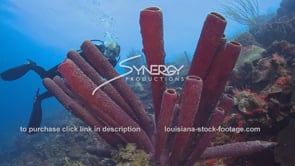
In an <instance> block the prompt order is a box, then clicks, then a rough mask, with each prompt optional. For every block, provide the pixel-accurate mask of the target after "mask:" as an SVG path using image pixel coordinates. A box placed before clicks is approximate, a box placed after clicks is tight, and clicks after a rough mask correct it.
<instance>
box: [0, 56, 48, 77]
mask: <svg viewBox="0 0 295 166" xmlns="http://www.w3.org/2000/svg"><path fill="white" fill-rule="evenodd" d="M30 70H33V71H35V72H36V73H37V74H38V75H39V76H40V77H41V78H44V76H46V75H47V71H46V70H44V69H43V68H42V67H40V66H37V65H36V63H35V62H33V61H32V60H29V59H28V63H26V64H23V65H20V66H17V67H13V68H11V69H8V70H6V71H4V72H2V73H0V77H1V79H3V80H5V81H13V80H16V79H18V78H20V77H22V76H24V75H25V74H26V73H27V72H28V71H30Z"/></svg>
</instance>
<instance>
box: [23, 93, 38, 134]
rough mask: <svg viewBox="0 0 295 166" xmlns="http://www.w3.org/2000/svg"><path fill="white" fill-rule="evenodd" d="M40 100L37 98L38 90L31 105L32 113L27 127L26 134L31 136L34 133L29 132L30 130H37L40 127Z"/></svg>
mask: <svg viewBox="0 0 295 166" xmlns="http://www.w3.org/2000/svg"><path fill="white" fill-rule="evenodd" d="M41 102H42V99H41V98H39V89H38V90H37V92H36V97H35V100H34V103H33V111H32V113H31V116H30V121H29V124H28V127H27V134H33V133H34V132H31V131H30V128H38V127H40V124H41V121H42V107H41Z"/></svg>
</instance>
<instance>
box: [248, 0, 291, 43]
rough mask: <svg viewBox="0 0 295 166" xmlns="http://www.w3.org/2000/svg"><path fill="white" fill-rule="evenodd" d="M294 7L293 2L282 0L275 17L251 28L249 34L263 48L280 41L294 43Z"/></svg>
mask: <svg viewBox="0 0 295 166" xmlns="http://www.w3.org/2000/svg"><path fill="white" fill-rule="evenodd" d="M294 6H295V3H294V1H292V0H283V1H282V2H281V5H280V8H279V9H278V10H277V15H276V16H275V17H273V18H272V19H271V20H269V21H267V22H266V23H264V24H263V25H260V26H255V27H251V28H250V33H252V34H253V36H254V37H255V39H256V40H257V41H258V42H259V43H260V44H262V45H263V46H264V47H268V46H270V45H271V44H272V42H274V41H281V40H287V41H288V42H291V43H295V37H294V36H295V14H294Z"/></svg>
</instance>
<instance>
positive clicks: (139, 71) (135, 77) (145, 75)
mask: <svg viewBox="0 0 295 166" xmlns="http://www.w3.org/2000/svg"><path fill="white" fill-rule="evenodd" d="M140 57H141V55H135V56H132V57H129V58H127V59H124V60H122V61H121V62H120V63H119V67H121V68H123V69H125V70H127V72H126V73H124V74H121V75H119V76H117V77H114V78H112V79H110V80H107V81H105V82H104V83H102V84H100V85H99V86H98V87H96V88H95V89H94V90H93V91H92V95H94V94H95V92H96V91H97V90H99V89H100V88H101V87H103V86H104V85H106V84H108V83H110V82H112V81H115V80H117V79H119V78H121V77H125V80H130V81H163V80H164V81H184V77H183V76H180V71H181V70H182V69H183V68H184V65H181V66H180V67H176V66H174V65H168V66H166V65H150V67H149V68H147V67H146V66H145V65H141V66H139V67H138V66H135V65H126V64H125V63H126V62H129V61H131V60H134V59H136V58H140ZM133 72H135V74H132V73H133ZM131 74H132V76H131ZM150 76H161V77H150Z"/></svg>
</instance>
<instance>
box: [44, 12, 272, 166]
mask: <svg viewBox="0 0 295 166" xmlns="http://www.w3.org/2000/svg"><path fill="white" fill-rule="evenodd" d="M151 25H153V26H151ZM162 25H163V23H162V12H161V10H160V9H159V8H157V7H150V8H146V9H144V10H142V11H141V15H140V26H141V33H142V38H143V52H144V53H145V56H146V59H147V66H148V67H149V68H150V77H151V79H152V81H151V88H152V96H153V103H154V104H153V108H154V111H155V124H156V125H154V124H153V121H152V120H151V119H150V118H149V115H148V114H147V113H146V112H145V110H144V108H143V105H142V103H141V102H140V101H139V100H138V98H137V97H136V96H135V94H134V93H133V92H132V90H131V89H130V87H129V86H128V85H127V84H126V82H125V81H124V80H123V79H122V76H120V75H119V74H118V73H117V72H116V71H115V70H114V69H113V67H112V65H111V64H110V63H109V62H108V61H107V59H106V58H105V57H104V56H103V55H102V53H101V52H100V51H99V50H98V49H97V48H96V47H95V46H94V45H93V44H92V43H91V42H90V41H85V42H84V43H83V44H82V46H81V49H82V52H83V55H84V56H85V57H86V59H87V61H85V60H84V59H83V58H81V57H80V56H79V54H78V53H76V52H75V51H70V52H69V53H68V58H67V59H66V60H65V61H64V62H63V63H62V64H61V65H60V66H59V72H60V73H61V75H62V76H63V77H64V80H62V79H61V78H60V77H55V78H54V79H53V80H52V79H49V78H45V79H44V80H43V83H44V85H45V86H46V88H48V90H49V91H51V92H52V93H53V94H54V95H55V96H56V97H57V99H58V100H59V101H60V102H61V103H62V104H63V105H64V106H65V108H66V109H68V110H69V111H70V112H72V113H73V114H74V115H76V116H77V117H79V118H81V119H82V120H83V121H84V122H85V123H86V124H88V125H89V126H91V127H92V128H93V130H94V131H96V132H98V133H99V135H100V136H101V137H102V138H104V139H105V141H107V142H108V143H109V144H110V145H111V146H113V148H114V149H116V148H117V145H120V144H121V145H123V146H125V145H127V146H126V147H127V148H128V149H129V150H130V148H131V151H138V150H136V149H135V148H134V147H132V146H130V145H129V146H128V144H129V143H134V144H135V145H136V147H137V148H138V149H142V150H144V151H145V153H147V154H148V155H149V159H150V161H153V162H155V163H157V164H168V165H188V166H191V165H193V164H194V163H195V162H196V161H197V160H200V159H201V155H202V154H203V152H204V151H205V150H206V148H207V146H208V145H209V144H210V140H211V139H212V138H213V137H214V136H215V133H216V132H200V133H198V132H197V131H193V130H199V129H201V128H202V127H211V128H217V127H218V126H219V124H220V123H221V122H222V121H223V119H224V116H225V114H226V113H227V112H229V111H230V109H231V108H232V106H233V98H232V96H230V95H227V94H223V92H224V88H225V85H226V82H227V80H228V78H229V75H230V74H231V72H232V70H233V68H234V65H235V62H236V60H237V58H238V55H239V52H240V49H241V46H240V44H239V43H236V42H229V43H226V37H225V36H224V35H223V32H224V29H225V26H226V20H225V19H224V18H223V17H222V16H221V15H219V14H217V13H210V14H209V15H208V16H207V18H206V21H205V23H204V26H203V30H202V32H201V36H200V39H199V42H198V45H197V48H196V51H195V54H194V58H193V60H192V64H191V67H190V70H189V73H188V76H187V77H186V78H185V82H184V87H183V90H182V93H181V95H180V97H179V96H178V95H177V92H176V90H175V89H169V88H166V84H165V79H164V78H165V74H167V73H165V72H167V71H165V70H164V69H163V68H164V57H165V52H164V48H163V26H162ZM88 62H89V63H88ZM155 66H156V67H158V68H156V69H155V68H153V67H155ZM104 78H105V79H104ZM130 128H131V129H130ZM166 128H169V129H168V130H171V132H167V131H166ZM129 129H130V130H129ZM133 129H138V130H136V131H135V130H133ZM173 130H174V131H175V132H173ZM274 145H276V144H275V143H272V142H267V143H265V142H260V141H256V142H251V143H250V142H241V143H235V144H230V145H228V146H226V145H224V146H226V147H227V148H220V147H216V148H218V149H219V151H220V149H224V154H235V156H239V155H244V154H249V153H255V152H257V151H261V150H262V149H265V148H268V147H272V146H274ZM210 148H213V149H214V148H215V147H210ZM121 150H122V148H121ZM225 150H226V151H227V152H228V153H227V152H225ZM245 150H246V152H245ZM247 150H248V151H247ZM119 151H120V149H119ZM98 152H103V150H98ZM138 152H139V151H138ZM211 152H214V150H211ZM132 154H133V153H132ZM141 154H143V153H141ZM220 154H221V153H219V155H218V157H220ZM207 155H208V154H207ZM119 156H121V155H119ZM141 156H142V155H141ZM208 156H210V155H208ZM213 156H214V155H213ZM213 156H212V157H213ZM121 157H122V156H121Z"/></svg>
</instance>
